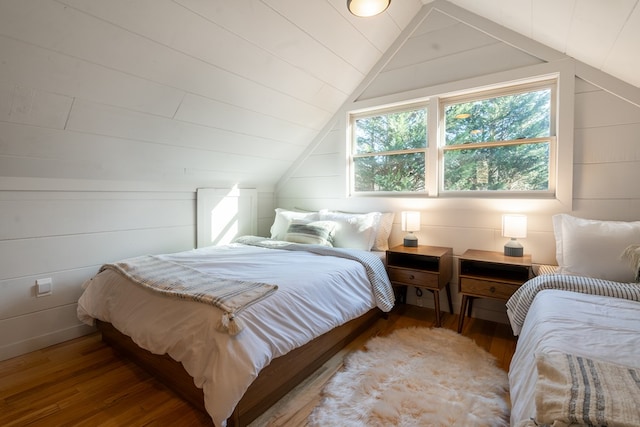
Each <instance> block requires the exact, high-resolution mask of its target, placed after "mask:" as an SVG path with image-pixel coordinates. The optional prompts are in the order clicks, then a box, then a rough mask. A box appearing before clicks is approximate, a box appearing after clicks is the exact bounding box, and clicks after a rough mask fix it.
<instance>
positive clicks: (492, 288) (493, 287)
mask: <svg viewBox="0 0 640 427" xmlns="http://www.w3.org/2000/svg"><path fill="white" fill-rule="evenodd" d="M489 292H491V293H492V294H494V293H495V292H496V287H495V286H492V287H490V288H489Z"/></svg>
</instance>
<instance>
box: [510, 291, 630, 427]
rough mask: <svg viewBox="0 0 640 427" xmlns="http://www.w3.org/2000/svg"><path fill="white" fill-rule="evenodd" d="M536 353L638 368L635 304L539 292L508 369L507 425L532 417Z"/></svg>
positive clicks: (576, 295)
mask: <svg viewBox="0 0 640 427" xmlns="http://www.w3.org/2000/svg"><path fill="white" fill-rule="evenodd" d="M541 352H544V353H548V352H564V353H569V354H575V355H579V356H587V357H590V358H593V359H599V360H603V361H608V362H614V363H617V364H622V365H628V366H632V367H640V303H639V302H635V301H629V300H624V299H618V298H613V297H606V296H598V295H588V294H582V293H574V292H569V291H561V290H543V291H541V292H539V293H538V295H537V296H536V297H535V299H534V301H533V304H532V305H531V308H530V309H529V312H528V313H527V316H526V319H525V321H524V324H523V326H522V331H521V333H520V338H519V340H518V345H517V348H516V352H515V354H514V356H513V359H512V360H511V366H510V369H509V384H510V389H511V391H510V393H511V403H512V409H511V425H512V426H515V425H517V423H518V422H519V421H521V420H527V419H530V418H532V417H535V397H534V396H535V385H536V377H537V370H536V365H535V355H536V354H537V353H541Z"/></svg>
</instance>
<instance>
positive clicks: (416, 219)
mask: <svg viewBox="0 0 640 427" xmlns="http://www.w3.org/2000/svg"><path fill="white" fill-rule="evenodd" d="M402 231H408V232H409V234H407V235H406V236H404V246H409V247H417V246H418V237H417V236H416V235H415V234H413V232H414V231H420V212H418V211H406V212H402Z"/></svg>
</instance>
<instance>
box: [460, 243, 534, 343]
mask: <svg viewBox="0 0 640 427" xmlns="http://www.w3.org/2000/svg"><path fill="white" fill-rule="evenodd" d="M459 267H460V268H459V280H458V292H459V293H460V294H461V295H462V306H461V307H460V318H459V320H458V332H459V333H460V332H462V326H463V323H464V317H465V311H466V312H467V316H469V317H471V309H472V306H473V299H474V298H493V299H497V300H500V301H507V300H508V299H509V298H510V297H511V295H513V293H514V292H515V291H516V290H517V289H518V288H519V287H520V285H522V284H523V283H524V282H526V281H527V280H529V279H530V278H531V277H533V274H532V270H531V255H524V256H521V257H512V256H505V255H504V254H503V253H502V252H492V251H478V250H474V249H470V250H468V251H466V252H465V253H464V254H462V256H460V258H459Z"/></svg>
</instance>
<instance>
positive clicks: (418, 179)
mask: <svg viewBox="0 0 640 427" xmlns="http://www.w3.org/2000/svg"><path fill="white" fill-rule="evenodd" d="M353 122H354V123H353V127H354V141H355V143H354V144H353V146H352V149H353V156H352V157H353V181H354V182H353V188H354V190H355V191H357V192H368V191H384V192H388V191H391V192H407V191H409V192H420V191H425V160H426V148H427V110H426V108H424V107H423V108H418V109H411V110H409V111H396V112H392V113H388V114H379V115H374V116H368V117H360V118H356V119H355V120H354V121H353Z"/></svg>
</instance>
